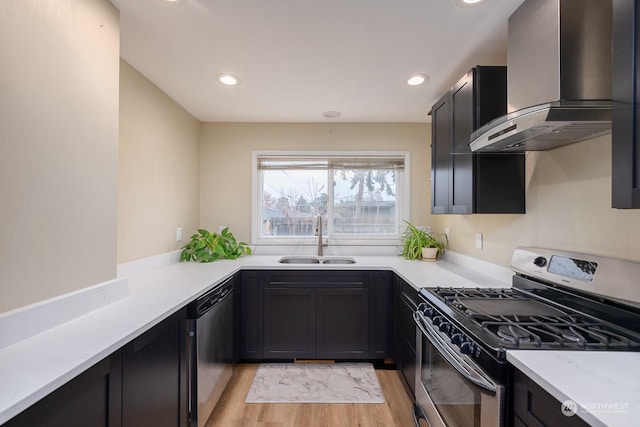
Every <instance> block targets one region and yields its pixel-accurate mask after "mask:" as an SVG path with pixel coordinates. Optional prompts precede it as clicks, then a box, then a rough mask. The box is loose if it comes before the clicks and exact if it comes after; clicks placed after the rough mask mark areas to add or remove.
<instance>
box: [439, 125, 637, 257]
mask: <svg viewBox="0 0 640 427" xmlns="http://www.w3.org/2000/svg"><path fill="white" fill-rule="evenodd" d="M527 174H528V181H529V182H528V189H527V213H526V214H525V215H434V216H432V221H431V223H432V225H433V226H434V228H435V229H437V230H438V231H444V228H445V227H450V244H451V246H450V247H451V249H452V250H454V251H456V252H460V253H464V254H467V255H470V256H473V257H477V258H481V259H484V260H487V261H491V262H495V263H498V264H501V265H505V266H507V265H509V262H510V259H511V258H510V257H511V252H512V251H513V248H514V247H515V246H518V245H528V246H541V247H548V248H554V249H563V250H569V251H576V252H584V253H592V254H598V255H608V256H614V257H618V258H623V259H629V260H632V261H639V262H640V210H618V209H612V208H611V136H610V135H607V136H604V137H600V138H596V139H592V140H590V141H584V142H580V143H577V144H573V145H569V146H566V147H562V148H558V149H555V150H551V151H544V152H530V153H528V154H527ZM477 232H480V233H483V236H484V249H483V250H477V249H475V233H477Z"/></svg>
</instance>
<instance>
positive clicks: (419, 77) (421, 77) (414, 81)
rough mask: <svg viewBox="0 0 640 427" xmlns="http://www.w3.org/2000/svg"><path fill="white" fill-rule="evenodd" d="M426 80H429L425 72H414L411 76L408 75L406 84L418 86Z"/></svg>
mask: <svg viewBox="0 0 640 427" xmlns="http://www.w3.org/2000/svg"><path fill="white" fill-rule="evenodd" d="M427 80H429V76H428V75H427V74H414V75H413V76H411V77H409V80H407V84H408V85H409V86H418V85H421V84H423V83H425V82H426V81H427Z"/></svg>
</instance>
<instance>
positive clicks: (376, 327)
mask: <svg viewBox="0 0 640 427" xmlns="http://www.w3.org/2000/svg"><path fill="white" fill-rule="evenodd" d="M391 280H392V274H391V272H388V271H370V272H368V271H356V270H348V271H336V270H322V271H318V270H313V271H308V270H304V271H302V270H282V271H277V270H273V271H259V272H245V273H244V274H243V276H242V281H241V285H240V289H241V292H240V295H241V301H240V311H241V313H240V318H241V322H240V323H241V328H240V357H241V358H242V359H244V360H290V359H334V360H356V359H386V358H391V357H393V328H392V309H393V306H392V286H391Z"/></svg>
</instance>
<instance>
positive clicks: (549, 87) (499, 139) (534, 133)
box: [469, 0, 611, 152]
mask: <svg viewBox="0 0 640 427" xmlns="http://www.w3.org/2000/svg"><path fill="white" fill-rule="evenodd" d="M507 102H508V104H507V109H508V114H507V115H506V116H503V117H499V118H497V119H495V120H493V121H491V122H489V123H487V124H486V125H485V126H483V127H481V128H480V129H478V130H476V131H475V132H473V134H472V135H471V143H470V144H469V147H470V148H471V150H472V151H477V152H508V151H539V150H549V149H552V148H556V147H561V146H563V145H568V144H572V143H574V142H579V141H584V140H586V139H590V138H593V137H596V136H599V135H602V134H606V133H608V132H610V131H611V0H589V1H585V0H525V2H524V3H523V4H522V5H521V6H520V7H519V8H518V9H517V10H516V11H515V12H514V13H513V15H511V17H510V18H509V38H508V51H507Z"/></svg>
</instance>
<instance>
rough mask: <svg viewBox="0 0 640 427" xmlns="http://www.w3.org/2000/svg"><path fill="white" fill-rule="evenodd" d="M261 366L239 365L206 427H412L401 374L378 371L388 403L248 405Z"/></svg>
mask: <svg viewBox="0 0 640 427" xmlns="http://www.w3.org/2000/svg"><path fill="white" fill-rule="evenodd" d="M257 369H258V365H257V364H240V365H236V367H235V370H234V372H233V376H232V377H231V381H230V382H229V384H228V385H227V388H226V389H225V391H224V393H223V394H222V396H221V397H220V400H219V401H218V404H217V406H216V408H215V409H214V411H213V413H212V414H211V418H209V422H208V423H207V426H206V427H220V426H224V427H227V426H229V427H249V426H263V427H299V426H304V427H321V426H322V427H343V426H344V427H351V426H354V427H355V426H362V427H369V426H380V427H382V426H384V427H393V426H397V427H412V426H414V425H415V424H414V422H413V416H412V406H411V405H412V403H411V399H410V397H409V395H408V394H407V392H406V390H405V388H404V386H403V384H402V382H401V379H400V376H399V373H398V372H397V371H394V370H386V369H376V375H377V376H378V381H379V382H380V386H381V387H382V391H383V393H384V396H385V403H379V404H374V403H366V404H365V403H359V404H354V403H345V404H324V403H245V401H244V399H245V397H246V396H247V392H248V391H249V387H250V386H251V382H252V381H253V377H254V375H255V373H256V371H257Z"/></svg>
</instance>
